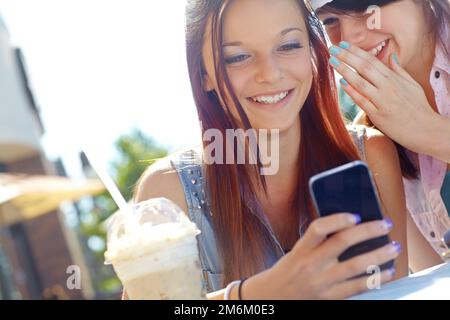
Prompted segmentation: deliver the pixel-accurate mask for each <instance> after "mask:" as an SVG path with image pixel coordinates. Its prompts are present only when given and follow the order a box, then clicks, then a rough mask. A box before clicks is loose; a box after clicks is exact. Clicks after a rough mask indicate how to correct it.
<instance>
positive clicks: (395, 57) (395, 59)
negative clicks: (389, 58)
mask: <svg viewBox="0 0 450 320" xmlns="http://www.w3.org/2000/svg"><path fill="white" fill-rule="evenodd" d="M393 58H394V62H395V63H396V64H400V63H399V62H398V55H397V54H396V53H394V55H393Z"/></svg>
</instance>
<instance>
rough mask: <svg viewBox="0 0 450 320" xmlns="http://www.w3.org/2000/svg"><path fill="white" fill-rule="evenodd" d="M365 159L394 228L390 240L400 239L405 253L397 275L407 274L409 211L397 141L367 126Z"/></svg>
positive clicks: (384, 209) (397, 262) (398, 265)
mask: <svg viewBox="0 0 450 320" xmlns="http://www.w3.org/2000/svg"><path fill="white" fill-rule="evenodd" d="M366 158H367V163H368V165H369V168H370V170H371V171H372V174H373V177H374V180H375V183H376V186H377V189H378V194H379V196H380V201H381V204H382V207H383V212H384V214H385V215H386V216H387V217H389V218H390V219H391V220H392V222H393V224H394V229H393V230H392V233H391V240H395V241H397V242H399V243H400V244H401V245H402V247H403V250H402V253H401V254H400V256H399V257H398V259H397V261H396V265H397V275H396V278H400V277H404V276H407V275H408V250H407V231H406V230H407V218H406V215H407V211H406V200H405V194H404V190H403V182H402V176H401V169H400V163H399V159H398V154H397V150H396V148H395V145H394V143H393V142H392V141H391V140H390V139H389V138H387V137H386V136H384V135H383V134H382V133H380V132H379V131H378V130H375V129H370V128H368V129H367V140H366Z"/></svg>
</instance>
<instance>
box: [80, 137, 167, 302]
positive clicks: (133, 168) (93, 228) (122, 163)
mask: <svg viewBox="0 0 450 320" xmlns="http://www.w3.org/2000/svg"><path fill="white" fill-rule="evenodd" d="M115 148H116V151H117V156H116V158H115V159H114V160H113V161H112V163H111V164H112V166H111V170H110V173H111V175H112V176H113V178H114V180H115V182H116V184H117V186H118V188H119V190H120V191H121V193H122V195H123V196H124V197H125V199H126V200H127V201H129V200H130V199H131V198H132V196H133V192H134V188H135V186H136V184H137V182H138V180H139V178H140V176H141V175H142V174H143V173H144V171H145V170H146V168H147V167H148V166H149V165H151V164H152V163H153V162H154V161H156V160H157V159H159V158H163V157H165V156H166V155H167V150H166V149H165V148H163V147H160V146H158V145H157V143H156V142H155V141H154V140H153V139H152V138H150V137H147V136H146V135H145V134H143V133H142V132H141V131H139V130H137V129H135V130H133V131H132V132H131V133H129V134H126V135H123V136H121V137H120V138H119V139H118V140H117V141H116V143H115ZM117 209H118V208H117V205H116V204H115V202H114V201H113V199H112V198H111V196H110V195H109V193H108V192H104V193H103V194H101V195H99V196H97V197H95V198H94V207H93V208H92V209H91V210H81V211H82V212H81V214H80V218H81V219H80V222H81V223H80V232H81V234H82V236H83V238H85V239H87V244H88V246H86V249H87V250H89V251H90V253H89V254H90V256H91V258H92V259H91V263H90V267H91V270H92V275H93V280H94V285H95V287H96V289H97V291H99V293H100V297H108V294H114V293H115V292H116V291H117V290H119V289H120V287H121V286H120V282H119V281H118V279H117V278H116V277H115V274H114V272H113V270H112V268H111V267H110V266H105V265H104V252H105V250H106V229H105V221H106V220H107V219H108V218H109V217H110V216H111V215H112V214H113V213H114V212H116V211H117ZM89 244H90V245H89Z"/></svg>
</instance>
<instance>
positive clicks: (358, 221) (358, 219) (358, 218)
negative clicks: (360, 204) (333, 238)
mask: <svg viewBox="0 0 450 320" xmlns="http://www.w3.org/2000/svg"><path fill="white" fill-rule="evenodd" d="M353 217H354V218H355V224H360V223H361V220H362V219H361V216H360V215H359V214H354V215H353Z"/></svg>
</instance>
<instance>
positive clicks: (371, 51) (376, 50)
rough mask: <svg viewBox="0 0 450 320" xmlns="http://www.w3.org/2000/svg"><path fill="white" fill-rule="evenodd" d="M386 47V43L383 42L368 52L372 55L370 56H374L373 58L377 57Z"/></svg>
mask: <svg viewBox="0 0 450 320" xmlns="http://www.w3.org/2000/svg"><path fill="white" fill-rule="evenodd" d="M385 46H386V41H383V42H382V43H380V44H379V45H378V47H376V48H373V49H372V50H370V53H371V54H372V55H374V56H377V55H378V54H379V53H380V52H381V50H383V48H384V47H385Z"/></svg>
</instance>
